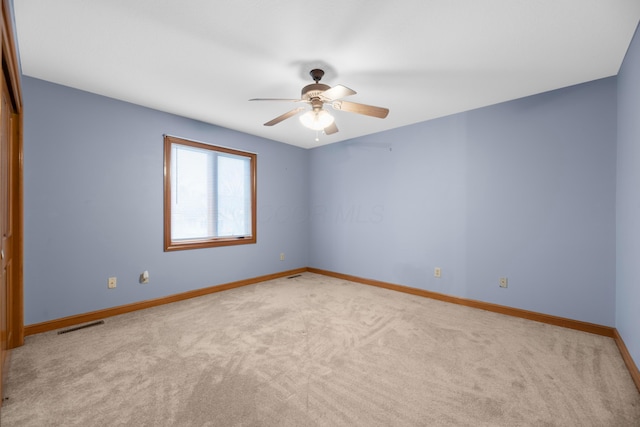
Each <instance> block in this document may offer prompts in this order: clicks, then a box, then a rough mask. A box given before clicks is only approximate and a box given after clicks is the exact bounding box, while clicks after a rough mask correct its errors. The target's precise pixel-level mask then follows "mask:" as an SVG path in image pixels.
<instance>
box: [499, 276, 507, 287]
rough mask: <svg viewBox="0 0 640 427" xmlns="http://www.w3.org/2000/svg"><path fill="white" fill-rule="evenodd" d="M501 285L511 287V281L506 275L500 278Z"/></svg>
mask: <svg viewBox="0 0 640 427" xmlns="http://www.w3.org/2000/svg"><path fill="white" fill-rule="evenodd" d="M500 287H501V288H507V287H509V281H508V280H507V278H506V277H501V278H500Z"/></svg>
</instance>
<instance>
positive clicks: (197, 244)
mask: <svg viewBox="0 0 640 427" xmlns="http://www.w3.org/2000/svg"><path fill="white" fill-rule="evenodd" d="M173 144H180V145H185V146H189V147H195V148H199V149H204V150H210V151H214V152H218V153H225V154H232V155H236V156H242V157H248V158H249V159H250V163H251V167H250V187H251V197H250V200H251V235H250V236H232V237H209V238H202V239H191V240H185V239H180V240H175V241H174V240H173V239H172V236H171V160H172V159H171V154H172V152H171V147H172V145H173ZM256 172H257V155H256V154H255V153H251V152H247V151H241V150H236V149H232V148H227V147H221V146H217V145H212V144H206V143H203V142H197V141H191V140H188V139H184V138H179V137H175V136H171V135H164V250H165V252H169V251H177V250H186V249H201V248H212V247H218V246H231V245H247V244H254V243H256V241H257V238H256V235H257V232H256V224H257V220H256V218H257V212H256V201H257V188H256V187H257V185H256V176H257V173H256Z"/></svg>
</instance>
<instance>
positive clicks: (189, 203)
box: [171, 145, 215, 240]
mask: <svg viewBox="0 0 640 427" xmlns="http://www.w3.org/2000/svg"><path fill="white" fill-rule="evenodd" d="M214 154H215V153H212V152H210V151H208V150H202V149H197V148H192V147H184V146H177V145H174V146H173V159H174V161H173V168H174V170H173V171H172V172H171V177H172V182H171V186H172V191H171V196H172V197H171V198H172V210H171V213H172V217H171V221H172V222H171V235H172V238H173V239H174V240H180V239H194V238H203V237H213V236H214V235H215V230H214V227H213V209H214V199H213V197H214V194H213V191H212V187H213V179H212V178H213V173H212V167H211V166H212V164H213V156H214Z"/></svg>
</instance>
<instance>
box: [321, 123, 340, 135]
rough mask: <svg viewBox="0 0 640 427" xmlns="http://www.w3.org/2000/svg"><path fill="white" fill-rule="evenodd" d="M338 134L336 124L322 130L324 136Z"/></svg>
mask: <svg viewBox="0 0 640 427" xmlns="http://www.w3.org/2000/svg"><path fill="white" fill-rule="evenodd" d="M336 132H338V126H336V122H333V123H331V124H330V125H329V126H327V127H326V128H324V134H325V135H331V134H332V133H336Z"/></svg>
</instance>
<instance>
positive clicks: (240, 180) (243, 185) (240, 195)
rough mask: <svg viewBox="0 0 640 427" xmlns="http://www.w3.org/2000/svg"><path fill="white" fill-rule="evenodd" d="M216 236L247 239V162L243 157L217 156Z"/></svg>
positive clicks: (248, 227)
mask: <svg viewBox="0 0 640 427" xmlns="http://www.w3.org/2000/svg"><path fill="white" fill-rule="evenodd" d="M217 165H218V170H217V172H218V189H217V190H218V212H217V213H218V235H219V236H248V235H251V221H250V215H251V190H250V189H251V186H250V185H249V183H250V177H251V175H250V162H249V159H248V158H246V157H240V156H231V155H218V163H217Z"/></svg>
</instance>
